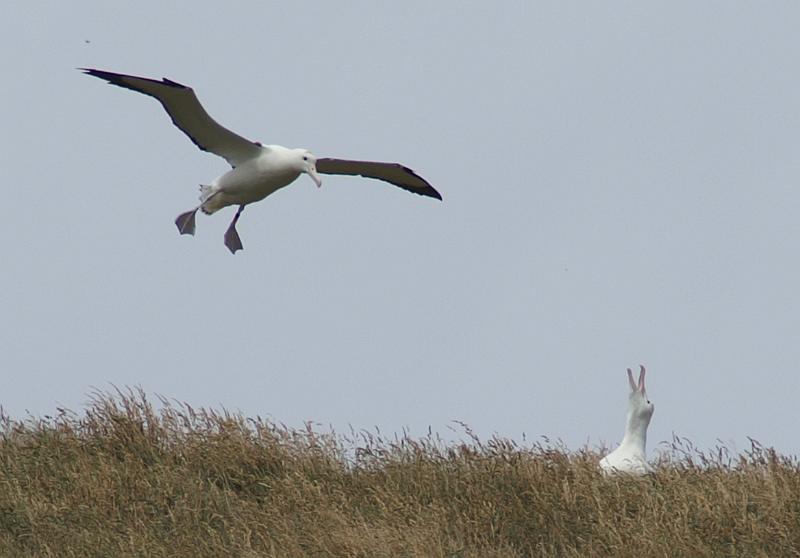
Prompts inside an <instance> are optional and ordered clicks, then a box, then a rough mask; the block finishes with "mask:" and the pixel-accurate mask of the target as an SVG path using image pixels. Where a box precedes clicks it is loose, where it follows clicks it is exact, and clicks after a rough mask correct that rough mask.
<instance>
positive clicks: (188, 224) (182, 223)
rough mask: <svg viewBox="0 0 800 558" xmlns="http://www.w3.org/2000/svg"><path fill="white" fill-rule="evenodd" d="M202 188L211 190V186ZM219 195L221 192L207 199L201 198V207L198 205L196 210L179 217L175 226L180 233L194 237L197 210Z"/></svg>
mask: <svg viewBox="0 0 800 558" xmlns="http://www.w3.org/2000/svg"><path fill="white" fill-rule="evenodd" d="M202 188H210V187H209V186H203V187H202ZM202 188H201V189H202ZM217 194H219V191H216V192H214V193H213V194H211V195H210V196H208V197H207V198H205V199H203V198H202V197H201V198H200V200H201V201H200V205H198V206H197V207H195V208H194V209H191V210H189V211H187V212H185V213H181V214H180V215H178V216H177V217H176V218H175V225H176V226H177V227H178V232H179V233H181V234H191V235H194V225H195V221H194V216H195V215H196V214H197V210H198V209H200V208H202V207H203V205H204V204H205V203H206V202H207V201H208V200H210V199H211V198H213V197H214V196H216V195H217Z"/></svg>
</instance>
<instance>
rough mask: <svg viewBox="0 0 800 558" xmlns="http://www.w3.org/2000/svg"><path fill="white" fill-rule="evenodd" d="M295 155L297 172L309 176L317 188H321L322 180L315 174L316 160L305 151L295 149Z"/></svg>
mask: <svg viewBox="0 0 800 558" xmlns="http://www.w3.org/2000/svg"><path fill="white" fill-rule="evenodd" d="M295 153H296V154H297V163H298V165H299V169H298V170H299V171H300V172H304V173H306V174H307V175H308V176H310V177H311V180H313V181H314V183H315V184H316V185H317V188H319V187H320V186H322V179H320V177H319V174H317V158H316V157H314V155H313V154H312V153H310V152H309V151H308V150H306V149H295Z"/></svg>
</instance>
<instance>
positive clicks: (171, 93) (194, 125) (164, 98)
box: [81, 68, 265, 167]
mask: <svg viewBox="0 0 800 558" xmlns="http://www.w3.org/2000/svg"><path fill="white" fill-rule="evenodd" d="M81 70H82V71H83V72H84V73H86V74H89V75H90V76H94V77H97V78H100V79H104V80H106V81H107V82H108V83H111V84H113V85H118V86H120V87H125V88H126V89H132V90H133V91H138V92H139V93H144V94H145V95H150V96H151V97H155V98H156V99H158V101H159V102H160V103H161V104H162V105H163V106H164V109H165V110H166V111H167V114H169V116H170V118H172V122H173V123H174V124H175V125H176V126H177V127H178V128H180V129H181V131H183V133H184V134H186V135H187V136H189V139H191V140H192V141H193V142H194V144H195V145H196V146H197V147H199V148H200V149H202V150H203V151H208V152H210V153H214V154H215V155H219V156H220V157H222V158H224V159H225V160H226V161H228V163H230V165H231V166H232V167H236V166H237V165H239V164H241V163H243V162H244V161H247V160H248V159H252V158H253V157H256V156H257V155H258V154H259V153H260V152H261V150H263V149H265V148H264V147H262V146H261V145H260V144H258V143H255V142H252V141H250V140H247V139H245V138H243V137H242V136H240V135H238V134H235V133H234V132H231V131H230V130H228V129H227V128H225V127H224V126H220V125H219V124H218V123H217V122H216V121H215V120H214V119H213V118H211V117H210V116H209V115H208V113H207V112H206V111H205V109H204V108H203V105H201V104H200V101H198V100H197V96H196V95H195V94H194V91H193V90H192V88H191V87H187V86H185V85H181V84H180V83H177V82H174V81H171V80H169V79H167V78H164V79H163V80H161V81H157V80H154V79H148V78H142V77H136V76H129V75H125V74H116V73H114V72H106V71H103V70H94V69H91V68H81Z"/></svg>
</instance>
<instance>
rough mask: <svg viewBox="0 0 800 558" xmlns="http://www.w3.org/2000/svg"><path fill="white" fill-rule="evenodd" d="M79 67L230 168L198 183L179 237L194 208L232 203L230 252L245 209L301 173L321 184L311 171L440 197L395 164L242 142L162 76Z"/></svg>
mask: <svg viewBox="0 0 800 558" xmlns="http://www.w3.org/2000/svg"><path fill="white" fill-rule="evenodd" d="M80 69H81V70H82V71H83V72H84V73H86V74H89V75H90V76H94V77H97V78H100V79H104V80H106V81H107V82H108V83H111V84H113V85H118V86H120V87H125V88H127V89H132V90H134V91H138V92H139V93H144V94H145V95H150V96H151V97H155V98H156V99H158V101H159V102H160V103H161V104H162V105H163V106H164V109H165V110H166V111H167V114H169V116H170V118H172V122H173V123H174V124H175V125H176V126H177V127H178V128H180V129H181V131H183V133H184V134H186V135H187V136H189V139H190V140H192V141H193V142H194V144H195V145H196V146H197V147H199V148H200V149H202V150H203V151H208V152H210V153H214V154H215V155H219V156H220V157H222V158H223V159H225V160H226V161H228V163H229V164H230V165H231V167H233V168H232V169H231V170H229V171H228V172H226V173H225V174H223V175H222V176H220V177H219V178H217V179H216V180H214V181H213V182H212V183H211V184H209V185H201V186H200V205H198V206H197V207H195V208H194V209H192V210H190V211H187V212H185V213H181V214H180V215H178V217H177V218H176V219H175V224H176V225H177V227H178V231H179V232H180V233H181V234H194V230H195V214H196V213H197V210H198V209H202V210H203V212H204V213H207V214H209V215H210V214H212V213H214V212H215V211H218V210H220V209H222V208H223V207H227V206H229V205H238V206H239V209H238V210H237V211H236V215H234V217H233V221H231V224H230V226H229V227H228V230H227V231H226V232H225V246H227V247H228V249H229V250H230V251H231V253H232V254H235V253H236V251H237V250H241V249H242V248H243V247H242V241H241V239H240V238H239V234H238V233H237V232H236V223H237V221H238V220H239V217H240V216H241V214H242V211H243V210H244V208H245V206H246V205H247V204H250V203H253V202H257V201H259V200H263V199H264V198H266V197H267V196H268V195H270V194H271V193H273V192H275V191H276V190H278V189H280V188H283V187H284V186H288V185H289V184H291V183H292V182H294V181H295V179H296V178H297V177H298V176H300V175H301V174H302V173H306V174H308V175H309V176H310V177H311V179H312V180H313V181H314V182H315V183H316V185H317V187H319V186H322V180H321V179H320V177H319V174H317V173H323V174H349V175H360V176H364V177H367V178H376V179H378V180H383V181H385V182H389V183H390V184H394V185H395V186H399V187H400V188H403V189H404V190H408V191H409V192H413V193H415V194H419V195H422V196H430V197H432V198H436V199H439V200H441V199H442V196H441V195H440V194H439V192H437V191H436V190H435V189H434V188H433V186H431V185H430V184H428V182H427V181H426V180H425V179H423V178H422V177H421V176H419V175H418V174H416V173H415V172H414V171H412V170H411V169H409V168H408V167H405V166H403V165H400V164H398V163H379V162H374V161H350V160H346V159H329V158H324V159H317V158H316V157H315V156H314V155H312V154H311V153H310V152H309V151H307V150H306V149H289V148H287V147H282V146H280V145H262V144H261V143H259V142H254V141H250V140H247V139H245V138H243V137H242V136H240V135H238V134H236V133H234V132H231V131H230V130H228V129H227V128H225V127H223V126H220V125H219V124H218V123H217V122H216V121H215V120H214V119H213V118H211V117H210V116H209V115H208V113H207V112H206V111H205V109H203V106H202V105H201V104H200V101H198V99H197V96H196V95H195V94H194V91H193V90H192V88H191V87H187V86H185V85H181V84H180V83H177V82H174V81H172V80H169V79H167V78H163V79H162V80H161V81H158V80H154V79H148V78H143V77H136V76H129V75H125V74H116V73H113V72H106V71H103V70H94V69H91V68H80Z"/></svg>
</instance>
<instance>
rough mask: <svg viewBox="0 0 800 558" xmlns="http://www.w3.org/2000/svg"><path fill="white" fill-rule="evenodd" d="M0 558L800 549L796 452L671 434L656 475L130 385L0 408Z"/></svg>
mask: <svg viewBox="0 0 800 558" xmlns="http://www.w3.org/2000/svg"><path fill="white" fill-rule="evenodd" d="M0 422H1V424H0V555H2V556H15V557H24V556H58V557H64V556H80V557H85V556H171V557H172V556H187V557H188V556H191V557H196V556H242V557H248V558H249V557H256V556H281V557H286V556H288V557H291V556H365V557H366V556H369V557H381V556H387V557H388V556H392V557H395V556H453V557H456V556H458V557H500V556H536V555H552V556H773V557H774V556H800V465H798V461H797V460H796V459H795V458H785V457H781V456H779V455H776V454H775V453H774V452H773V451H772V450H769V449H765V448H762V447H760V446H759V445H758V444H755V443H754V444H753V447H752V449H751V451H749V452H748V453H746V454H745V455H742V456H734V457H732V456H729V455H727V453H726V452H725V450H724V449H720V450H718V451H717V452H716V453H714V454H713V455H708V454H703V453H702V452H698V451H696V450H694V449H693V448H691V447H689V446H688V445H687V444H686V443H684V442H682V441H680V440H676V441H675V443H674V444H673V447H672V450H671V452H670V455H668V456H667V457H665V458H664V459H663V460H662V462H661V463H660V464H659V466H658V468H657V473H656V474H654V475H651V476H649V477H647V478H643V479H632V478H605V477H603V476H602V475H600V474H599V473H598V471H597V461H598V459H599V455H597V454H595V453H593V452H591V451H588V450H583V451H578V452H568V451H566V450H565V449H563V448H560V447H558V446H553V445H550V444H538V445H534V446H533V447H520V446H518V445H517V444H516V443H514V442H513V441H510V440H503V439H491V440H488V441H484V442H482V441H480V440H478V439H477V438H476V437H474V436H471V435H470V432H469V430H468V429H467V430H466V434H467V437H468V439H469V441H468V442H466V443H461V444H455V445H453V444H450V445H447V444H444V443H442V442H441V441H440V440H439V439H437V438H436V437H435V436H429V437H426V438H423V439H411V438H409V437H401V438H397V439H389V440H387V439H383V438H381V437H380V436H378V435H372V434H366V433H365V434H351V435H349V436H340V435H335V434H332V433H325V434H320V433H317V432H315V431H313V430H312V429H307V430H304V431H296V430H292V429H288V428H285V427H282V426H279V425H276V424H273V423H271V422H268V421H264V420H261V419H247V418H245V417H242V416H238V415H231V414H228V413H217V412H213V411H207V410H194V409H192V408H191V407H189V406H188V405H185V404H176V403H169V402H167V401H160V403H159V405H158V409H157V410H156V409H155V408H154V407H153V406H152V405H151V404H150V403H149V402H148V401H147V399H146V397H145V395H144V394H143V393H140V392H125V393H117V394H112V395H109V394H96V395H95V397H94V398H93V401H92V403H91V404H90V405H89V406H88V408H87V409H86V410H85V412H84V413H83V414H81V415H77V414H74V413H72V412H69V411H65V410H60V411H59V414H58V415H57V416H55V417H45V418H43V419H27V420H24V421H16V420H12V419H11V418H9V417H7V416H2V417H0Z"/></svg>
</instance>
